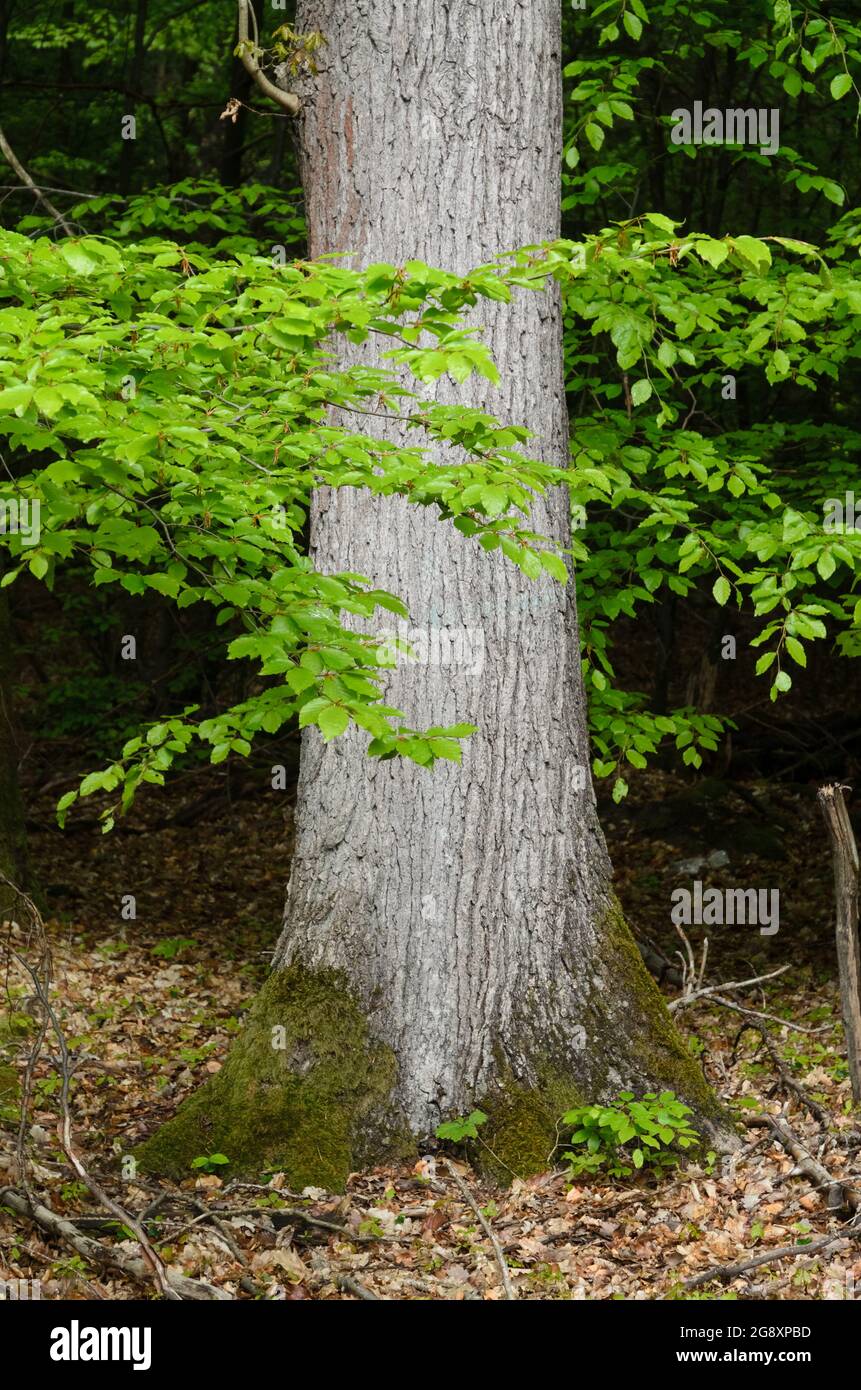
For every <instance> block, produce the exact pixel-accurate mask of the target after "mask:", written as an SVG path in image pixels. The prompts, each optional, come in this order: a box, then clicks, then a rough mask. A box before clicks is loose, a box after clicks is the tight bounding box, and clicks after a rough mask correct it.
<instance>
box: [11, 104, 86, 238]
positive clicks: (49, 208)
mask: <svg viewBox="0 0 861 1390" xmlns="http://www.w3.org/2000/svg"><path fill="white" fill-rule="evenodd" d="M0 153H2V155H3V158H4V159H5V160H6V163H7V164H9V165H11V166H12V168H13V169H14V170H15V173H16V174H17V175H18V177H19V179H20V180H21V182H22V183H24V184H26V185H27V187H28V188H29V189H30V191H31V193H35V195H36V197H37V198H38V199H39V202H40V203H41V204H42V207H43V208H44V209H45V211H46V212H49V213H50V214H51V216H52V217H53V219H54V221H55V222H58V223H59V225H60V226H61V227H62V229H63V231H64V232H65V233H66V236H72V235H73V232H72V228H71V226H70V225H69V223H68V222H67V221H66V219H65V217H64V216H63V214H62V213H61V212H60V211H59V209H58V208H55V207H54V204H53V203H52V202H51V200H50V198H49V197H48V195H47V194H46V193H45V191H44V189H42V188H39V186H38V184H35V183H34V182H33V180H32V179H31V178H30V175H29V174H28V173H27V170H26V169H25V168H24V165H23V164H22V163H21V161H20V160H19V159H18V156H17V155H16V153H15V151H14V150H13V149H12V146H11V145H10V144H9V141H8V140H7V139H6V136H5V135H4V134H3V127H2V126H0Z"/></svg>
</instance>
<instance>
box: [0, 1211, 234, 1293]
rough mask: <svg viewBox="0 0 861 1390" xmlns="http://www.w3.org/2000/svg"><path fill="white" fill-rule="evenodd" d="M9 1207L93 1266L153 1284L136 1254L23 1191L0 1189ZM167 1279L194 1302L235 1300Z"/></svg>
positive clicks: (197, 1283)
mask: <svg viewBox="0 0 861 1390" xmlns="http://www.w3.org/2000/svg"><path fill="white" fill-rule="evenodd" d="M2 1206H5V1207H9V1208H10V1209H11V1210H12V1211H14V1212H17V1214H18V1215H19V1216H24V1217H28V1218H29V1219H30V1220H32V1221H35V1222H36V1224H37V1225H38V1226H41V1227H42V1230H43V1231H47V1233H48V1234H49V1235H50V1236H53V1237H54V1238H55V1239H56V1240H62V1241H65V1242H66V1244H67V1245H71V1247H72V1248H73V1250H75V1251H77V1253H78V1254H79V1255H80V1256H81V1257H82V1259H85V1260H88V1261H89V1262H90V1263H92V1264H102V1265H111V1266H112V1267H113V1268H114V1269H118V1270H120V1272H121V1273H122V1274H125V1275H127V1276H129V1278H132V1279H137V1280H146V1281H149V1279H150V1278H151V1270H150V1268H149V1267H148V1266H147V1264H146V1262H145V1261H144V1260H139V1259H138V1258H137V1257H136V1256H135V1255H129V1254H127V1253H126V1251H124V1250H113V1249H108V1248H107V1247H106V1246H104V1245H102V1244H101V1243H100V1242H99V1241H97V1240H91V1239H90V1238H89V1237H88V1236H82V1235H81V1234H80V1233H79V1232H78V1231H76V1230H75V1227H74V1226H73V1225H72V1223H71V1221H67V1220H66V1219H65V1218H64V1217H62V1216H58V1215H57V1213H56V1212H54V1211H51V1209H50V1207H46V1206H44V1205H43V1203H41V1202H39V1201H36V1200H35V1198H34V1199H32V1200H30V1199H28V1198H27V1197H25V1196H24V1194H23V1193H21V1192H16V1190H15V1189H14V1188H12V1187H0V1207H2ZM165 1278H166V1281H167V1283H168V1285H169V1286H170V1288H171V1289H172V1291H173V1296H174V1297H175V1298H182V1299H186V1298H187V1299H193V1300H197V1301H201V1300H208V1299H219V1300H225V1301H232V1299H231V1296H230V1294H229V1293H225V1292H224V1290H223V1289H217V1288H215V1287H214V1286H213V1285H212V1284H205V1283H204V1282H203V1281H202V1280H199V1279H188V1278H186V1276H185V1275H184V1274H174V1273H173V1271H172V1270H169V1269H168V1270H165Z"/></svg>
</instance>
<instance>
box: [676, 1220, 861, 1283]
mask: <svg viewBox="0 0 861 1390" xmlns="http://www.w3.org/2000/svg"><path fill="white" fill-rule="evenodd" d="M859 1236H861V1227H859V1228H858V1229H850V1228H846V1227H844V1229H843V1230H841V1231H838V1232H837V1233H836V1234H835V1235H831V1236H820V1237H819V1238H818V1239H817V1240H811V1241H809V1242H808V1244H807V1245H782V1246H781V1247H780V1248H779V1249H778V1250H765V1251H763V1253H762V1254H761V1255H753V1256H751V1258H750V1259H749V1260H739V1262H738V1263H737V1264H734V1265H712V1267H711V1269H706V1270H704V1271H703V1273H702V1274H696V1275H694V1277H693V1279H686V1280H685V1282H684V1284H683V1285H682V1288H684V1289H696V1288H698V1287H699V1285H700V1284H710V1283H711V1281H712V1280H713V1279H720V1281H721V1283H724V1284H726V1283H727V1282H728V1281H729V1280H730V1279H737V1278H738V1277H739V1275H741V1274H746V1273H747V1271H748V1270H749V1269H758V1268H759V1267H760V1266H761V1265H770V1264H774V1262H775V1260H789V1259H791V1258H792V1256H793V1255H810V1254H812V1253H813V1252H814V1251H816V1250H825V1249H827V1247H828V1246H830V1245H837V1244H838V1242H842V1243H843V1245H844V1246H845V1245H847V1244H848V1241H849V1240H857V1239H858V1237H859Z"/></svg>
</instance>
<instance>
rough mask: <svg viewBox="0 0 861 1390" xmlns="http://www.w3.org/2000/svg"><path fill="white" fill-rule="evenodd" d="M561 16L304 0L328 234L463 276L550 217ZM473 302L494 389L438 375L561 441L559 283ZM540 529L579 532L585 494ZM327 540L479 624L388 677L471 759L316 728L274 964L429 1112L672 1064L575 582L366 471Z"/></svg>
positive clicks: (309, 195) (414, 709) (319, 191)
mask: <svg viewBox="0 0 861 1390" xmlns="http://www.w3.org/2000/svg"><path fill="white" fill-rule="evenodd" d="M559 22H560V13H559V3H558V0H481V3H465V0H449V3H444V0H351V2H350V3H349V4H347V3H346V0H303V2H302V3H300V5H299V13H298V16H297V27H298V28H299V29H300V30H302V31H305V30H308V29H312V28H314V29H317V28H319V29H321V30H322V31H323V33H324V34H325V35H326V38H327V40H328V43H327V46H326V48H325V49H324V50H323V53H322V57H321V62H320V73H319V76H318V77H317V78H316V79H314V80H310V79H309V80H308V81H307V82H306V86H305V91H304V92H303V93H301V95H302V98H303V106H302V111H301V113H300V117H299V119H300V123H301V146H302V151H303V166H304V167H303V178H304V187H305V193H306V205H307V213H308V219H309V227H310V239H311V247H310V250H311V254H312V255H315V256H316V255H320V254H322V253H325V252H333V251H339V252H345V253H347V252H349V253H353V255H354V262H353V263H354V264H368V263H372V262H375V261H387V262H390V263H393V264H403V263H404V262H405V261H407V260H409V259H412V258H416V259H419V260H423V261H425V262H427V263H429V264H431V265H438V266H441V267H443V268H445V269H450V270H456V271H458V272H461V271H463V272H465V271H467V270H469V269H470V268H471V267H474V266H476V265H479V264H482V263H483V262H487V261H489V260H491V259H492V258H494V257H495V256H497V255H499V254H500V253H502V252H504V251H506V250H510V249H513V248H515V247H519V246H523V245H525V244H530V243H534V242H540V241H543V240H547V239H552V238H554V237H555V236H557V235H558V233H559V181H560V174H559V170H560V143H561V89H560V41H559ZM483 303H484V302H483ZM475 321H477V322H482V323H483V324H484V328H485V339H486V341H487V342H488V343H489V344H490V346H491V347H492V350H493V353H494V356H495V359H496V361H497V364H498V366H499V368H500V372H501V385H500V386H498V387H493V386H491V385H490V384H489V383H487V382H484V381H483V380H481V381H476V380H475V379H472V380H470V381H469V382H467V383H466V385H465V386H461V387H456V386H454V384H453V383H451V382H448V381H447V380H445V379H444V381H443V383H441V384H439V385H438V386H436V387H434V388H431V389H429V390H428V394H429V395H430V396H435V397H436V398H438V399H445V400H449V401H454V400H459V401H462V402H464V403H466V404H469V405H473V406H479V407H481V408H484V409H487V410H489V411H490V412H492V413H493V414H494V415H496V416H497V417H499V418H500V419H502V420H504V421H509V422H513V423H519V424H525V425H527V426H528V427H529V428H530V429H531V430H532V431H533V432H534V440H532V441H531V443H530V449H529V452H530V453H531V454H532V455H533V456H535V457H540V458H542V459H544V460H546V461H548V462H551V463H553V464H557V465H564V464H565V462H566V461H567V454H568V448H567V416H566V408H565V398H564V390H563V369H562V347H561V317H560V304H559V296H558V294H557V292H556V291H555V289H554V288H549V289H548V290H547V292H546V293H544V294H531V293H528V292H524V293H522V294H520V295H519V296H518V297H517V298H516V300H515V301H514V302H513V303H512V304H509V305H506V304H492V305H489V304H485V307H483V308H477V309H476V310H475ZM349 423H350V428H354V429H355V428H361V420H360V419H359V417H355V416H351V417H349ZM378 423H379V422H371V423H370V425H369V430H368V432H369V433H373V432H374V426H375V425H376V424H378ZM413 442H414V440H413ZM533 525H534V526H535V529H536V530H538V531H541V532H544V533H545V534H548V535H552V536H554V537H556V538H558V539H559V540H560V541H562V542H563V543H564V542H565V541H566V538H567V536H568V535H569V505H568V498H567V495H563V494H562V493H561V492H556V493H554V495H552V496H550V497H548V498H547V499H545V500H542V501H541V502H539V504H538V505H537V506H536V507H535V510H534V513H533ZM312 550H313V555H314V559H315V562H316V564H317V566H318V567H319V568H321V569H322V570H323V571H327V572H337V571H340V570H352V571H358V572H360V573H363V574H365V575H367V576H369V577H370V578H372V580H373V581H374V583H375V584H377V585H380V586H382V587H385V588H388V589H390V590H392V591H394V592H395V593H397V594H399V595H400V596H401V597H402V598H403V599H404V600H405V602H406V603H407V605H408V607H409V611H410V615H411V617H410V622H411V625H412V626H413V627H415V628H418V629H424V630H425V631H426V632H427V633H429V634H431V650H432V651H433V649H434V647H433V644H434V640H438V639H439V637H440V630H441V629H447V630H448V633H449V635H450V636H453V637H454V638H455V639H457V637H458V635H459V634H461V635H462V634H463V633H464V630H468V632H469V633H470V634H472V636H471V641H470V640H465V641H464V647H465V650H464V651H462V653H461V655H462V656H464V657H465V658H466V659H465V660H462V661H461V662H460V663H458V664H448V665H442V664H434V662H433V660H431V661H430V662H429V663H428V664H416V665H414V666H408V667H405V666H402V667H399V668H398V669H397V670H396V671H395V672H393V673H392V676H391V679H390V683H389V685H388V688H387V691H386V697H387V700H388V702H390V703H392V704H395V705H396V706H398V707H399V708H401V709H402V710H404V712H405V714H406V720H405V722H406V723H407V724H408V725H410V726H411V727H414V728H422V727H427V726H428V725H432V724H446V723H450V722H454V721H455V720H466V721H469V722H471V723H474V724H476V725H478V727H479V732H478V733H477V734H475V735H474V736H473V737H472V739H471V740H469V741H468V743H467V745H466V747H465V752H464V758H463V764H462V766H460V767H458V766H456V765H451V764H448V763H445V764H443V763H438V764H437V765H436V766H435V767H434V769H433V770H432V771H431V772H428V771H426V770H424V769H421V768H419V767H417V766H415V765H414V764H412V763H409V762H406V761H402V760H400V759H394V760H392V761H388V762H384V763H377V762H374V761H371V760H369V759H368V758H367V757H366V756H365V748H366V745H367V736H366V735H363V734H361V733H357V732H353V731H351V733H350V734H349V735H347V736H345V737H344V738H342V739H338V740H336V741H335V742H334V743H333V744H331V745H327V746H326V745H324V744H323V742H322V740H321V738H320V736H319V733H318V732H317V731H316V730H310V731H306V732H305V734H304V741H303V746H302V769H301V777H300V787H299V795H298V809H297V840H296V852H295V858H294V863H293V869H292V876H291V882H290V887H289V892H288V902H287V909H286V915H285V923H284V930H283V934H282V937H281V941H280V943H279V947H278V951H277V954H276V965H277V966H279V967H283V966H287V965H290V964H294V963H297V964H299V963H301V965H302V966H303V967H305V968H310V969H314V968H318V967H319V968H335V969H338V970H340V971H343V972H344V973H345V975H346V976H347V978H348V980H349V982H350V985H351V987H352V989H353V991H354V992H355V994H356V995H357V996H358V997H359V998H360V999H361V1000H362V1001H363V1004H364V1006H365V1007H366V1008H367V1010H368V1014H369V1019H370V1024H371V1028H372V1030H373V1033H374V1035H375V1036H376V1037H378V1038H380V1039H381V1040H382V1041H383V1042H385V1043H387V1044H388V1045H389V1046H390V1047H391V1048H392V1049H393V1051H394V1053H395V1056H396V1058H397V1062H398V1067H399V1080H398V1083H397V1093H396V1100H397V1101H398V1103H399V1107H400V1109H401V1111H402V1113H403V1114H404V1115H405V1116H406V1119H407V1121H408V1123H409V1126H410V1127H411V1129H412V1130H413V1132H414V1133H417V1134H427V1133H428V1132H431V1131H432V1130H433V1129H434V1127H435V1126H436V1125H437V1124H438V1123H439V1121H440V1119H441V1118H445V1117H447V1116H450V1115H451V1114H453V1113H454V1114H457V1113H461V1112H463V1111H464V1110H465V1109H467V1108H468V1107H469V1106H470V1105H471V1104H472V1103H474V1102H475V1101H476V1100H479V1099H481V1098H482V1097H484V1096H486V1095H487V1094H488V1093H492V1091H493V1089H494V1087H495V1086H496V1085H498V1084H500V1083H501V1081H502V1079H503V1077H508V1078H509V1080H511V1079H513V1080H514V1081H515V1082H516V1084H518V1085H521V1086H524V1087H529V1086H534V1085H537V1084H538V1083H539V1081H540V1079H541V1074H542V1072H546V1070H547V1068H550V1069H551V1070H552V1071H553V1072H554V1073H555V1074H559V1073H564V1075H565V1076H567V1077H571V1078H574V1080H575V1081H576V1082H577V1086H578V1089H582V1092H583V1093H584V1094H587V1095H590V1096H591V1095H594V1094H595V1093H597V1092H608V1091H609V1092H612V1091H613V1090H614V1089H616V1088H618V1086H619V1085H621V1084H623V1083H624V1084H631V1083H632V1082H635V1081H636V1080H637V1078H642V1079H645V1080H648V1081H652V1080H654V1075H655V1071H656V1067H655V1065H653V1064H652V1063H651V1062H650V1061H649V1060H647V1057H646V1049H644V1045H643V1043H644V1038H645V1036H646V1034H647V1033H649V1032H650V1030H651V1029H652V1026H653V1019H652V1017H651V1016H650V1015H651V1014H652V1013H653V1012H654V1010H655V1008H656V1007H657V1008H658V1009H659V1008H660V1004H659V1003H658V1004H657V1005H656V1003H655V998H654V997H653V996H652V995H651V994H650V993H649V992H648V990H649V987H648V985H646V986H645V989H646V994H645V996H644V997H645V999H646V1003H645V1004H643V1003H642V1002H641V1001H639V999H638V996H637V991H638V990H639V989H640V985H641V981H640V975H639V973H638V972H640V970H641V967H640V965H639V961H638V960H637V961H636V963H635V964H632V963H630V962H628V963H626V964H625V967H624V971H622V970H621V969H620V968H619V961H620V960H621V959H622V957H623V955H624V953H625V952H627V950H628V945H629V944H630V943H629V942H626V943H623V945H621V946H620V944H619V942H618V940H617V939H614V940H613V941H612V942H610V941H609V939H608V932H609V928H608V927H607V925H606V923H607V922H608V920H613V921H615V922H616V928H615V929H616V930H618V929H619V924H618V918H617V917H615V916H614V915H613V914H612V913H611V914H610V917H609V918H608V903H609V877H610V868H609V862H608V857H607V853H606V849H605V845H604V840H603V837H602V834H601V830H600V828H599V825H598V820H597V815H596V809H595V800H594V794H593V790H592V785H591V779H590V777H589V773H588V748H587V734H586V724H585V707H584V694H583V686H582V680H581V675H580V656H579V649H578V638H577V620H576V613H575V603H574V585H573V581H572V582H571V583H569V585H568V587H567V590H566V589H564V588H563V587H562V586H559V585H557V584H555V583H553V582H552V581H550V580H549V579H546V580H540V581H537V582H534V583H533V582H530V581H528V580H526V579H525V578H524V577H523V576H522V575H521V573H520V572H519V571H518V570H517V569H516V568H515V567H514V566H513V565H511V564H509V563H508V562H507V561H505V560H504V559H503V558H501V557H500V556H499V555H498V554H487V553H485V552H483V551H481V550H480V549H479V548H478V546H477V545H475V544H474V543H471V542H469V541H468V540H466V539H465V538H463V537H462V536H460V535H459V534H458V533H457V532H456V531H454V530H453V529H452V528H451V527H450V526H448V525H447V524H442V523H440V522H439V521H437V520H436V519H435V518H434V517H433V516H432V515H431V514H430V513H429V511H428V509H423V508H416V507H412V508H411V507H410V506H409V505H408V504H407V503H406V502H404V501H402V500H400V499H393V500H381V499H379V498H376V497H372V496H371V495H369V494H366V493H363V492H359V491H353V490H342V491H339V492H337V493H331V492H325V493H321V494H320V495H319V496H318V497H317V499H316V502H315V505H314V509H313V515H312ZM386 617H387V618H388V619H390V615H386ZM381 626H383V627H385V626H391V622H390V621H389V622H388V623H387V622H386V620H385V619H381ZM434 634H436V639H435V638H434ZM481 643H483V668H482V669H481V670H480V671H478V669H477V668H478V666H479V664H480V655H479V653H480V645H481ZM584 774H585V775H584ZM621 931H622V932H623V933H625V935H626V937H627V932H626V929H625V928H624V925H623V924H622V925H621ZM626 959H627V958H626ZM623 974H624V976H625V978H624V979H623V978H622V975H623ZM673 1038H674V1035H673ZM665 1043H666V1039H665ZM668 1050H669V1051H675V1050H676V1048H675V1043H674V1041H673V1039H671V1041H670V1045H669V1049H668ZM678 1089H684V1088H683V1087H681V1086H680V1087H679V1088H678Z"/></svg>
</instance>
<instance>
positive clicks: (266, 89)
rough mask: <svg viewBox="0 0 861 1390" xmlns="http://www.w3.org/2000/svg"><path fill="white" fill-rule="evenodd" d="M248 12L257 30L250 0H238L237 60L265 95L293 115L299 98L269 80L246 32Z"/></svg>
mask: <svg viewBox="0 0 861 1390" xmlns="http://www.w3.org/2000/svg"><path fill="white" fill-rule="evenodd" d="M249 12H250V15H251V17H252V19H254V31H255V34H256V32H257V20H256V19H255V18H254V11H253V9H252V8H251V3H250V0H239V14H238V23H237V28H238V34H239V45H238V52H239V61H240V62H241V63H242V66H243V67H244V69H245V71H246V72H247V73H248V75H249V76H250V77H251V78H252V79H253V81H254V82H255V83H256V85H257V86H258V87H259V88H260V90H261V92H263V93H264V94H265V95H266V96H268V97H271V98H272V100H273V101H277V103H278V105H279V106H283V107H284V110H285V111H289V112H290V115H291V116H295V115H296V113H297V112H298V110H299V98H298V97H297V96H296V94H295V93H294V92H285V91H282V89H281V88H280V87H276V85H275V83H274V82H270V80H269V78H268V77H267V76H266V74H265V72H264V71H263V69H262V68H261V66H260V64H259V63H258V61H257V52H258V49H257V44H256V43H255V42H254V41H252V39H251V37H250V35H249V32H248V19H249Z"/></svg>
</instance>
